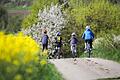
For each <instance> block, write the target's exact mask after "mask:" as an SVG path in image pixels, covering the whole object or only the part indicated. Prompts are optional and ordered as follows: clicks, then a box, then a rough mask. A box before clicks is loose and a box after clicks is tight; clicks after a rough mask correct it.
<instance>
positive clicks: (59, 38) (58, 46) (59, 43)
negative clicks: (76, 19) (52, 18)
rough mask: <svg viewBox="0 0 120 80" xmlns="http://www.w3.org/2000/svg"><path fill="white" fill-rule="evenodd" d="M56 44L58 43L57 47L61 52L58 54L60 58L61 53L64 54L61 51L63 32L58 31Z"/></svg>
mask: <svg viewBox="0 0 120 80" xmlns="http://www.w3.org/2000/svg"><path fill="white" fill-rule="evenodd" d="M55 44H56V48H57V50H58V52H60V53H59V54H58V59H60V55H61V54H62V52H61V47H62V37H61V33H60V32H57V34H56V37H55Z"/></svg>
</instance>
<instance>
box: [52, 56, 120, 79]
mask: <svg viewBox="0 0 120 80" xmlns="http://www.w3.org/2000/svg"><path fill="white" fill-rule="evenodd" d="M50 62H51V63H53V64H55V66H56V68H57V69H58V71H59V72H60V73H61V74H62V75H63V77H64V79H65V80H96V79H100V78H113V77H120V64H119V63H116V62H113V61H109V60H103V59H97V58H90V59H89V58H77V61H76V62H74V61H73V59H72V58H69V59H51V60H50Z"/></svg>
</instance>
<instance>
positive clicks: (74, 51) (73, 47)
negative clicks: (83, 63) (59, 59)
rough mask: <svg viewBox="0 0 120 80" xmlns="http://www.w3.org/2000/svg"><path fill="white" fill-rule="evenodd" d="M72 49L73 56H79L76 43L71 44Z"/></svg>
mask: <svg viewBox="0 0 120 80" xmlns="http://www.w3.org/2000/svg"><path fill="white" fill-rule="evenodd" d="M71 51H72V57H73V58H75V57H77V53H76V44H73V45H72V46H71Z"/></svg>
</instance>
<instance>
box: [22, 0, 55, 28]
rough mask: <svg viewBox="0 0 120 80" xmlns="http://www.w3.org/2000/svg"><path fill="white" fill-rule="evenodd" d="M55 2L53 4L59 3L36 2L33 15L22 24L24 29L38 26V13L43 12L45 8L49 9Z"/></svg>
mask: <svg viewBox="0 0 120 80" xmlns="http://www.w3.org/2000/svg"><path fill="white" fill-rule="evenodd" d="M52 2H53V4H55V3H57V0H54V1H52V0H49V1H48V0H34V2H33V5H32V8H31V14H30V15H28V16H27V17H26V18H25V19H24V20H23V23H22V27H24V28H26V27H30V26H32V25H33V24H36V23H37V21H38V13H39V11H41V10H43V8H45V7H48V6H50V5H51V3H52Z"/></svg>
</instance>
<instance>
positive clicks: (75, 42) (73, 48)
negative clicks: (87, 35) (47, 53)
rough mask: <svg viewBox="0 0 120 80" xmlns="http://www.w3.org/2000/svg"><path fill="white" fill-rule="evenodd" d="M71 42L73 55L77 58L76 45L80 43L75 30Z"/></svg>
mask: <svg viewBox="0 0 120 80" xmlns="http://www.w3.org/2000/svg"><path fill="white" fill-rule="evenodd" d="M69 42H70V45H71V52H72V57H73V58H75V57H77V51H76V47H77V43H78V39H77V38H76V34H75V32H73V33H72V34H71V39H70V40H69Z"/></svg>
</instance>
